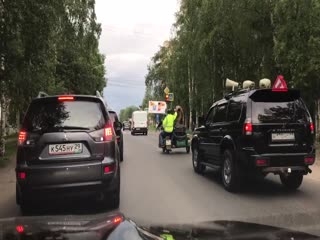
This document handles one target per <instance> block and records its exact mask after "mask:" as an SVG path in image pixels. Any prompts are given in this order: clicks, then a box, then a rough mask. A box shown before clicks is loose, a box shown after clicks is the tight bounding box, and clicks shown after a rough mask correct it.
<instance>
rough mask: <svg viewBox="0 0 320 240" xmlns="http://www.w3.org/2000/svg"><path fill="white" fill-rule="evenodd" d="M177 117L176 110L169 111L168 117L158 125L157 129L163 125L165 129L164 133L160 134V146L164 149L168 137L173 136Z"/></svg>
mask: <svg viewBox="0 0 320 240" xmlns="http://www.w3.org/2000/svg"><path fill="white" fill-rule="evenodd" d="M176 117H177V112H176V109H174V110H172V109H169V110H168V111H167V116H166V117H165V118H164V119H163V121H161V122H160V123H159V124H158V126H157V129H159V128H160V126H161V125H162V127H163V131H162V132H161V133H160V134H159V144H160V146H161V147H163V144H164V141H163V140H164V139H165V138H166V136H168V135H169V136H170V135H171V134H172V132H173V129H174V124H175V120H176Z"/></svg>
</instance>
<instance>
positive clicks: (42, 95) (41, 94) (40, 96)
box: [37, 92, 49, 98]
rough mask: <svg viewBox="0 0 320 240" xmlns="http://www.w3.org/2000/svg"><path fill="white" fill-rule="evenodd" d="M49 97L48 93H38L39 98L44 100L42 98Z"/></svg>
mask: <svg viewBox="0 0 320 240" xmlns="http://www.w3.org/2000/svg"><path fill="white" fill-rule="evenodd" d="M48 96H49V95H48V94H47V93H45V92H39V93H38V96H37V97H38V98H42V97H48Z"/></svg>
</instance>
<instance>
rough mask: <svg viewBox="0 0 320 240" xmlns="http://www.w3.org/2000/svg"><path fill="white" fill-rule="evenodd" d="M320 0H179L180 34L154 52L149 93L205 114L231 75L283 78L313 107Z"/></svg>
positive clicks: (176, 26) (319, 85)
mask: <svg viewBox="0 0 320 240" xmlns="http://www.w3.org/2000/svg"><path fill="white" fill-rule="evenodd" d="M319 22H320V3H319V1H317V0H297V1H291V0H281V1H278V0H259V1H257V0H241V1H234V0H182V1H181V6H180V9H179V11H178V12H177V14H176V22H175V23H174V29H175V31H174V32H175V34H174V35H173V36H174V37H173V38H171V39H170V40H169V41H166V42H165V43H164V44H163V46H162V47H161V48H160V49H159V50H158V52H156V53H155V55H154V56H153V58H152V60H151V62H150V64H149V67H148V73H147V75H146V81H145V83H146V86H147V91H146V96H145V99H144V102H143V103H144V104H145V103H146V101H147V100H148V99H150V98H151V99H154V100H163V99H164V93H163V89H164V88H165V87H166V86H168V87H169V88H170V90H171V91H172V92H174V94H175V103H174V104H175V105H181V106H182V107H183V108H184V109H185V110H187V111H188V112H189V118H192V116H193V115H194V114H196V115H200V114H202V113H205V111H206V110H207V109H208V107H209V106H210V105H211V104H212V103H213V101H215V100H217V99H219V98H221V97H222V96H223V94H224V82H225V80H226V78H229V79H232V80H235V81H238V82H242V81H244V80H252V81H255V83H256V85H257V84H258V82H259V80H260V79H262V78H270V79H271V80H274V79H275V77H276V75H277V74H282V75H284V76H285V78H286V80H287V81H288V83H289V86H290V87H296V88H299V89H300V90H301V92H302V94H303V95H304V98H305V99H306V101H307V104H308V106H309V108H310V109H311V111H312V109H313V103H314V99H316V98H319V97H320V91H319V89H320V79H319V77H320V76H319V74H320V71H319V70H320V62H319V61H320V37H319V36H320V25H319V24H318V23H319Z"/></svg>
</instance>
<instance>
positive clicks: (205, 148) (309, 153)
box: [192, 89, 315, 191]
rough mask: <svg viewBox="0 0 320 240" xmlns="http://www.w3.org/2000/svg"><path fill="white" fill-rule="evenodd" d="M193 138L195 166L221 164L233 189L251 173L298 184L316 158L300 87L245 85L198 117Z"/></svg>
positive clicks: (224, 178)
mask: <svg viewBox="0 0 320 240" xmlns="http://www.w3.org/2000/svg"><path fill="white" fill-rule="evenodd" d="M199 122H200V125H201V126H200V127H198V128H196V129H195V131H194V133H193V139H192V152H193V154H192V163H193V168H194V170H195V172H197V173H202V172H203V171H205V169H206V167H211V168H214V169H216V170H221V173H222V182H223V184H224V187H225V188H226V189H227V190H228V191H235V190H239V186H240V184H239V183H240V182H241V180H242V179H243V178H244V177H246V176H250V175H254V176H257V175H258V176H263V177H264V176H265V175H267V174H268V173H274V174H279V175H280V179H281V182H282V183H283V185H284V186H286V187H288V188H289V189H296V188H298V187H299V186H300V185H301V183H302V180H303V175H306V174H308V173H311V170H310V169H309V165H312V164H313V163H314V161H315V148H314V125H313V123H312V119H311V116H310V114H309V112H308V109H307V108H306V106H305V104H304V102H303V100H302V99H301V97H300V93H299V91H298V90H293V89H290V90H287V91H281V92H279V91H273V90H272V89H256V90H241V91H238V92H235V93H232V94H229V95H227V96H226V97H225V98H224V99H222V100H220V101H218V102H215V103H214V104H213V105H212V107H211V108H210V110H209V112H208V114H207V116H206V118H199Z"/></svg>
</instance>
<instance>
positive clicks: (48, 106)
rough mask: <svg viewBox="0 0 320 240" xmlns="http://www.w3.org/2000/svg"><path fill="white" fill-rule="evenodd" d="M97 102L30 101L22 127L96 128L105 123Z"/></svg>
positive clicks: (39, 128)
mask: <svg viewBox="0 0 320 240" xmlns="http://www.w3.org/2000/svg"><path fill="white" fill-rule="evenodd" d="M105 120H106V119H105V116H104V114H103V111H102V108H101V105H100V103H99V102H93V101H82V100H76V101H64V102H61V101H58V100H57V99H54V98H52V99H43V100H41V101H34V102H32V103H31V105H30V107H29V109H28V112H27V114H26V117H25V120H24V124H23V127H24V129H26V130H27V131H47V130H50V129H55V128H68V129H73V128H74V129H77V128H80V129H81V128H83V129H88V130H96V129H100V128H103V126H104V125H105Z"/></svg>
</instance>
